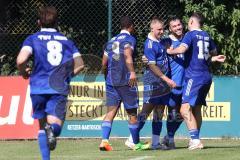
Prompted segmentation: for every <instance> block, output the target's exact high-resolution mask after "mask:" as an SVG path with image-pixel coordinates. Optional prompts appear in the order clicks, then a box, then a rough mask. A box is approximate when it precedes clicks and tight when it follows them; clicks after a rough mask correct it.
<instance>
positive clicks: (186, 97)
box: [180, 79, 203, 150]
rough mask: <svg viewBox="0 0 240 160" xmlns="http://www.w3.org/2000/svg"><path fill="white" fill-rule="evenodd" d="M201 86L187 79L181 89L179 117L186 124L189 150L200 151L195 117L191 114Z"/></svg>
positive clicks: (200, 144)
mask: <svg viewBox="0 0 240 160" xmlns="http://www.w3.org/2000/svg"><path fill="white" fill-rule="evenodd" d="M200 88H201V85H200V84H199V83H198V80H193V79H188V80H187V83H186V85H184V89H183V102H182V106H181V109H180V112H181V115H182V117H183V118H184V121H185V122H186V124H187V127H188V130H189V134H190V136H191V140H190V143H189V147H188V149H189V150H194V149H201V148H203V144H202V143H201V141H200V138H199V129H198V124H197V120H196V117H195V115H194V114H193V108H194V107H196V106H197V105H198V104H197V99H198V97H199V96H198V94H199V89H200Z"/></svg>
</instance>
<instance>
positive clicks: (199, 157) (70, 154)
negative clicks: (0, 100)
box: [0, 139, 240, 160]
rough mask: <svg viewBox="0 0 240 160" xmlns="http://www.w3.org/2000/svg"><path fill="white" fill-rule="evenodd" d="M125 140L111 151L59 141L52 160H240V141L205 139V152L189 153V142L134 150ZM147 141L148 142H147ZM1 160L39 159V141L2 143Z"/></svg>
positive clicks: (114, 142) (93, 141) (88, 142)
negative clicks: (161, 148) (157, 148)
mask: <svg viewBox="0 0 240 160" xmlns="http://www.w3.org/2000/svg"><path fill="white" fill-rule="evenodd" d="M124 140H125V139H112V140H111V143H112V146H113V147H114V151H112V152H100V151H99V150H98V145H99V142H100V140H99V139H77V140H73V139H71V140H66V139H64V140H59V141H58V147H57V149H56V150H55V151H53V152H52V154H51V159H52V160H78V159H79V160H111V159H116V160H121V159H124V160H159V159H160V160H240V140H232V139H223V140H203V143H204V145H205V149H202V150H195V151H188V150H187V149H186V145H187V143H188V141H187V140H177V142H176V145H177V149H176V150H171V151H161V150H155V151H153V150H147V151H132V150H128V149H127V148H126V147H125V146H124ZM146 141H148V139H147V140H146ZM0 160H40V154H39V152H38V146H37V141H0Z"/></svg>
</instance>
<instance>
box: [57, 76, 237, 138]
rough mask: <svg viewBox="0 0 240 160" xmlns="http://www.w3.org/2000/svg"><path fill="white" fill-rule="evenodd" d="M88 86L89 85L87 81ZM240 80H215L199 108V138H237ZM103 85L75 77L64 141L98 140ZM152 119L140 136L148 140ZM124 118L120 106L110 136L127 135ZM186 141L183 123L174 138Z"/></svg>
mask: <svg viewBox="0 0 240 160" xmlns="http://www.w3.org/2000/svg"><path fill="white" fill-rule="evenodd" d="M89 79H90V80H91V82H88V80H89ZM138 86H139V97H140V102H139V105H140V108H139V110H141V107H142V91H143V86H142V84H141V82H140V83H139V84H138ZM238 90H240V77H214V78H213V83H212V86H211V89H210V91H209V93H208V95H207V106H203V107H202V116H203V124H202V129H201V136H202V137H224V136H231V137H240V129H238V127H235V126H236V125H238V123H239V121H240V118H239V117H240V116H239V115H238V114H239V113H240V107H238V106H239V103H238V101H239V99H240V96H239V94H238ZM105 99H106V97H105V82H104V78H103V76H97V77H94V76H92V77H91V76H90V77H84V76H82V77H76V78H75V79H73V81H72V83H71V90H70V94H69V105H68V110H67V115H66V122H65V124H64V129H63V132H62V134H61V136H63V137H100V136H101V121H102V119H103V117H104V115H105V113H106V107H105V106H104V105H105ZM166 116H167V111H165V113H164V118H163V119H164V120H163V124H164V128H163V129H162V131H163V132H166V124H165V120H166ZM151 119H152V116H151V115H150V116H149V119H148V120H149V121H147V123H146V125H145V126H144V128H143V130H142V131H141V136H144V137H146V136H151ZM127 124H128V123H127V114H126V112H125V110H124V108H123V106H121V108H120V110H119V112H118V113H117V115H116V117H115V120H114V123H113V129H112V133H111V135H112V136H115V137H126V136H128V135H129V130H128V127H127ZM176 135H177V136H179V137H187V136H188V130H187V128H186V126H185V124H184V123H183V124H182V125H181V127H180V128H179V131H178V132H177V134H176Z"/></svg>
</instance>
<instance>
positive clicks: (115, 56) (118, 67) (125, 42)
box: [104, 30, 136, 86]
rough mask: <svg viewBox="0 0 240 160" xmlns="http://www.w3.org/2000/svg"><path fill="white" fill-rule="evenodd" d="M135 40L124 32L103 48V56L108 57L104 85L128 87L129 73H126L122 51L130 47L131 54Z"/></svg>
mask: <svg viewBox="0 0 240 160" xmlns="http://www.w3.org/2000/svg"><path fill="white" fill-rule="evenodd" d="M135 46H136V39H135V38H134V37H133V36H131V35H130V33H129V32H128V31H126V30H122V31H121V32H120V34H118V35H117V36H115V37H113V38H112V39H111V40H110V41H109V42H108V43H107V46H106V48H105V51H104V54H105V55H106V56H107V57H108V67H107V71H108V73H107V77H106V84H107V85H111V86H125V85H128V82H129V76H130V73H129V71H128V68H127V65H126V62H125V57H124V49H125V48H126V47H131V48H132V50H133V52H134V49H135Z"/></svg>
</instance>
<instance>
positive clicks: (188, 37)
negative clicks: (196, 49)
mask: <svg viewBox="0 0 240 160" xmlns="http://www.w3.org/2000/svg"><path fill="white" fill-rule="evenodd" d="M191 35H192V34H191V32H187V33H186V34H185V36H184V37H183V40H182V43H181V45H183V46H185V47H187V48H189V46H190V45H191V43H192V36H191Z"/></svg>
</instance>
